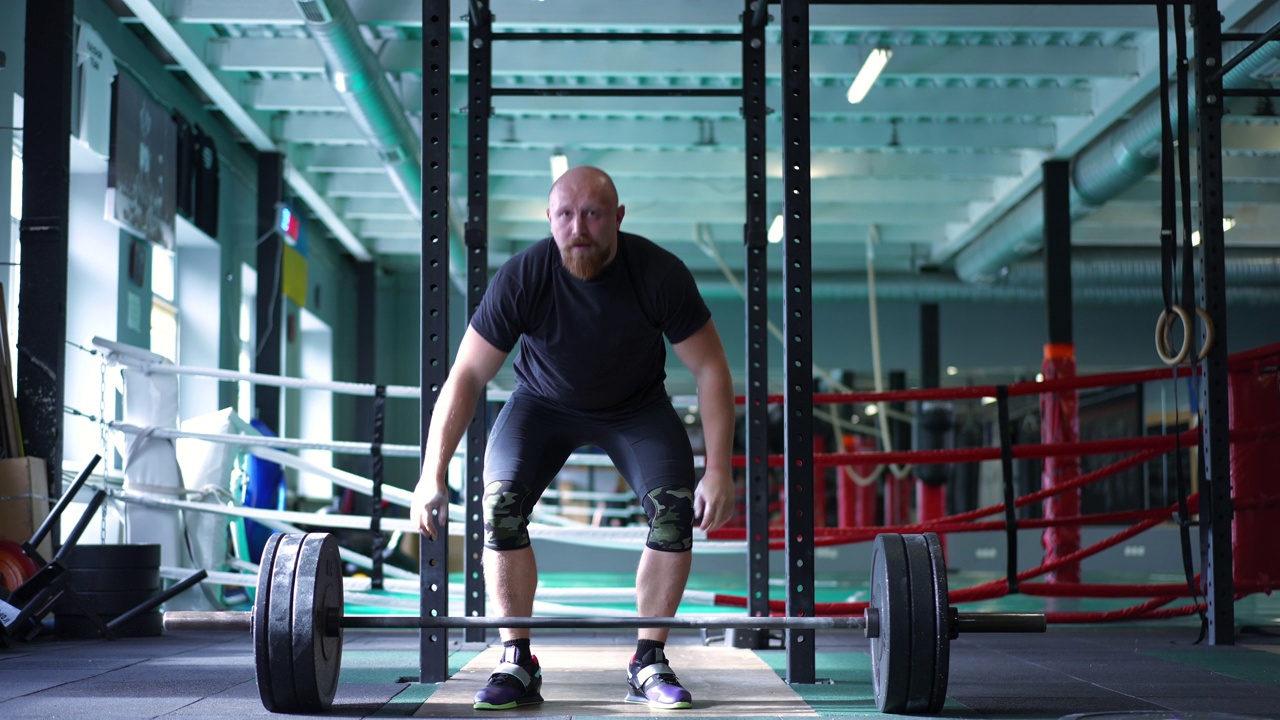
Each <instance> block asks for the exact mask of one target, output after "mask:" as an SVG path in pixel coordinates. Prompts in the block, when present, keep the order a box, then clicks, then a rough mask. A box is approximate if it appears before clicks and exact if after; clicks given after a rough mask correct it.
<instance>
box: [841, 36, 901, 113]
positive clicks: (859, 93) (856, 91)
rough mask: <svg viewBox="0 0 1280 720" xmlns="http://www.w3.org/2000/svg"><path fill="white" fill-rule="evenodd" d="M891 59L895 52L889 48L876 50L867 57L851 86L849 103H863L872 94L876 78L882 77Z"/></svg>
mask: <svg viewBox="0 0 1280 720" xmlns="http://www.w3.org/2000/svg"><path fill="white" fill-rule="evenodd" d="M891 57H893V51H892V50H890V49H889V48H876V49H874V50H872V51H871V53H870V54H868V55H867V60H866V62H864V63H862V69H861V70H859V71H858V76H857V77H855V78H854V79H853V84H852V85H850V86H849V94H848V98H849V102H851V103H854V104H857V103H860V102H862V99H863V98H865V97H866V96H867V93H868V92H870V90H871V86H872V85H875V84H876V78H878V77H880V73H881V71H883V70H884V66H885V65H888V64H889V58H891Z"/></svg>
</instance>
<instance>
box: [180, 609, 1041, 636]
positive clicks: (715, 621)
mask: <svg viewBox="0 0 1280 720" xmlns="http://www.w3.org/2000/svg"><path fill="white" fill-rule="evenodd" d="M879 615H880V613H879V611H878V610H876V609H875V608H867V609H866V610H865V611H863V615H861V616H857V615H852V616H841V617H748V616H744V615H682V616H679V617H638V616H637V617H631V616H628V617H591V616H572V615H563V616H535V617H527V616H520V617H497V616H485V617H460V616H448V617H420V616H418V615H343V616H341V617H334V618H331V619H329V620H328V624H327V626H326V631H327V632H328V633H329V634H331V635H333V634H336V633H337V632H338V629H339V628H341V629H349V628H350V629H362V630H370V629H377V630H390V629H414V628H418V629H424V630H425V629H431V628H443V629H446V630H461V629H469V628H482V629H496V628H534V629H544V630H613V629H636V628H670V629H691V630H698V629H703V628H710V629H735V630H862V631H863V635H864V636H866V637H877V636H878V634H879V630H878V628H879ZM952 620H953V621H952V624H953V626H956V630H955V634H956V635H957V636H958V635H959V633H961V632H987V633H1002V632H1007V633H1035V632H1044V631H1045V627H1046V623H1045V616H1044V615H1043V614H1042V613H956V614H955V615H954V616H953V619H952ZM164 627H165V629H166V630H176V631H192V632H222V631H231V632H252V631H253V613H252V612H249V611H244V612H236V611H204V610H182V611H175V612H170V613H166V614H165V618H164ZM952 639H953V640H954V639H955V638H954V637H953V638H952Z"/></svg>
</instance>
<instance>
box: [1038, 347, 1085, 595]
mask: <svg viewBox="0 0 1280 720" xmlns="http://www.w3.org/2000/svg"><path fill="white" fill-rule="evenodd" d="M1040 371H1041V372H1042V373H1043V374H1044V379H1045V380H1046V381H1049V380H1056V379H1059V378H1074V377H1075V376H1076V349H1075V345H1074V344H1073V343H1049V344H1047V345H1045V346H1044V363H1043V364H1042V365H1041V366H1040ZM1078 397H1079V396H1078V393H1077V391H1076V390H1074V389H1072V390H1060V391H1057V392H1048V393H1042V394H1041V395H1040V441H1041V442H1042V443H1044V444H1046V445H1048V444H1053V443H1074V442H1079V441H1080V407H1079V402H1078ZM1079 475H1080V458H1079V456H1072V457H1047V458H1045V459H1044V474H1043V475H1041V478H1040V481H1041V484H1042V485H1043V487H1044V488H1045V489H1046V490H1048V489H1050V488H1055V487H1058V486H1060V485H1065V484H1066V483H1069V482H1071V481H1072V480H1074V479H1076V477H1078V476H1079ZM1079 514H1080V490H1078V489H1077V490H1074V491H1070V492H1064V493H1061V494H1058V495H1054V496H1053V497H1050V498H1048V499H1046V500H1045V503H1044V516H1045V518H1047V519H1053V518H1059V517H1076V516H1078V515H1079ZM1040 542H1041V544H1042V545H1043V546H1044V561H1045V562H1046V563H1050V562H1053V561H1055V560H1057V559H1059V558H1062V557H1065V556H1067V555H1070V554H1072V553H1074V552H1076V551H1078V550H1079V549H1080V528H1079V526H1065V525H1064V526H1060V527H1048V528H1045V531H1044V534H1043V535H1041V538H1040ZM1046 580H1047V581H1048V582H1061V583H1078V582H1080V564H1079V563H1078V562H1072V563H1067V564H1064V565H1063V566H1062V567H1060V568H1058V569H1057V570H1054V571H1051V572H1049V573H1046Z"/></svg>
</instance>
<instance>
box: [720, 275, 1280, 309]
mask: <svg viewBox="0 0 1280 720" xmlns="http://www.w3.org/2000/svg"><path fill="white" fill-rule="evenodd" d="M1041 272H1042V273H1043V270H1041ZM1074 279H1075V278H1074V277H1073V281H1074ZM812 287H813V290H812V292H813V301H814V302H844V301H857V300H866V299H868V297H869V296H870V292H869V291H868V288H867V283H866V281H858V282H848V281H845V280H817V281H815V282H814V283H813V286H812ZM698 290H699V291H700V292H701V293H702V296H703V298H705V299H706V300H708V301H721V302H726V301H735V300H736V301H741V300H742V295H741V293H739V291H738V289H737V288H735V287H734V286H733V285H732V284H730V283H729V282H727V281H725V280H723V279H721V278H720V277H719V276H716V277H715V278H714V279H712V278H708V279H702V278H700V279H699V281H698ZM1071 292H1072V301H1073V302H1074V303H1075V304H1077V305H1151V306H1153V307H1156V306H1160V305H1161V303H1162V302H1163V300H1162V295H1161V292H1160V285H1159V283H1158V282H1150V283H1144V284H1138V285H1135V284H1110V285H1101V284H1099V285H1077V286H1076V287H1073V288H1072V291H1071ZM768 293H769V297H770V298H771V299H774V300H777V299H780V298H781V297H782V281H781V279H780V278H772V279H771V280H770V282H769V288H768ZM876 299H877V300H880V301H881V302H910V303H965V302H971V303H1043V302H1044V301H1045V294H1044V285H1043V283H1041V284H1014V283H1008V282H1000V283H991V284H985V285H976V284H973V283H966V282H963V281H961V280H958V279H956V278H952V277H947V276H943V275H924V276H921V275H911V276H901V275H899V276H897V277H893V276H883V275H877V277H876ZM1227 302H1229V303H1230V304H1231V305H1233V306H1245V305H1249V306H1270V307H1276V306H1277V305H1280V285H1272V286H1268V287H1262V286H1256V285H1252V286H1244V285H1232V284H1228V285H1227Z"/></svg>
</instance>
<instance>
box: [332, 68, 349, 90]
mask: <svg viewBox="0 0 1280 720" xmlns="http://www.w3.org/2000/svg"><path fill="white" fill-rule="evenodd" d="M333 88H334V89H335V90H337V91H338V92H340V93H344V92H346V91H347V74H346V73H344V72H335V73H333Z"/></svg>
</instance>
